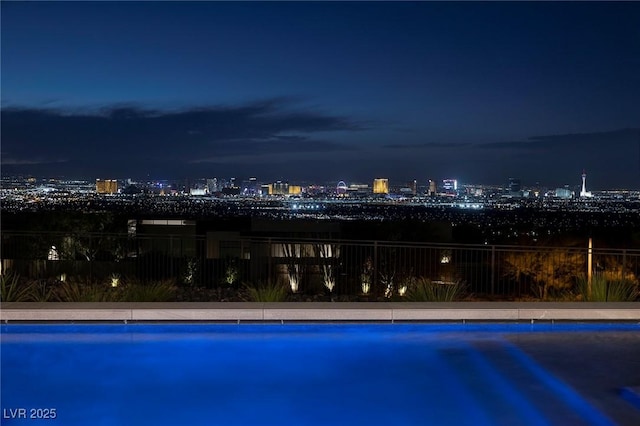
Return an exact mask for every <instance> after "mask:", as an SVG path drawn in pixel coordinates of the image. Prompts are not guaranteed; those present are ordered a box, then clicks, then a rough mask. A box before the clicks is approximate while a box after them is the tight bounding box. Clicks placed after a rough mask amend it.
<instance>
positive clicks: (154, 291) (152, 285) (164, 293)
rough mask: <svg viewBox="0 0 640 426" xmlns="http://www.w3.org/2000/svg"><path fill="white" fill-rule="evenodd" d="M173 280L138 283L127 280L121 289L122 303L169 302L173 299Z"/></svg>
mask: <svg viewBox="0 0 640 426" xmlns="http://www.w3.org/2000/svg"><path fill="white" fill-rule="evenodd" d="M175 293H176V286H175V282H174V280H163V281H153V282H148V283H145V282H140V281H137V280H128V281H127V282H126V283H125V285H124V286H123V287H122V293H121V295H120V297H119V300H120V301H122V302H170V301H172V300H174V299H175Z"/></svg>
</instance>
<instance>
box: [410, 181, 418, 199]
mask: <svg viewBox="0 0 640 426" xmlns="http://www.w3.org/2000/svg"><path fill="white" fill-rule="evenodd" d="M409 189H411V195H413V196H414V197H415V196H416V195H417V194H418V181H417V180H415V179H414V180H412V181H411V182H409Z"/></svg>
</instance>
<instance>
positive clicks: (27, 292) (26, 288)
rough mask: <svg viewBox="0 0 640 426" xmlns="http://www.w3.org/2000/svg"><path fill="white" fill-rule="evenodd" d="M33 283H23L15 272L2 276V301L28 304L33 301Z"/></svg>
mask: <svg viewBox="0 0 640 426" xmlns="http://www.w3.org/2000/svg"><path fill="white" fill-rule="evenodd" d="M32 291H33V283H32V282H30V283H29V282H23V281H21V280H20V276H19V275H18V274H16V273H14V272H6V273H4V274H2V276H0V301H2V302H28V301H31V300H32V297H31V296H32Z"/></svg>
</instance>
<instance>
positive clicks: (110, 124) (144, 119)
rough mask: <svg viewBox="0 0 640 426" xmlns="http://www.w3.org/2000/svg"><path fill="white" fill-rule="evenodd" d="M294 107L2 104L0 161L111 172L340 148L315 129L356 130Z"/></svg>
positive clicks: (273, 102) (274, 102)
mask: <svg viewBox="0 0 640 426" xmlns="http://www.w3.org/2000/svg"><path fill="white" fill-rule="evenodd" d="M293 107H294V105H292V103H291V101H290V100H287V99H284V98H278V99H270V100H266V101H261V102H255V103H251V104H247V105H240V106H211V107H199V108H190V109H184V110H177V111H163V110H154V109H149V108H144V107H141V106H138V105H134V104H119V105H111V106H108V107H103V108H100V109H93V110H88V111H78V110H63V109H45V108H17V107H9V108H3V110H2V164H3V166H20V165H25V166H26V165H34V164H46V163H58V162H61V161H65V162H66V164H65V168H66V172H67V173H68V174H74V173H77V171H78V170H81V169H87V164H93V165H94V166H96V167H97V168H103V169H104V170H114V171H115V170H118V169H119V170H123V171H124V170H125V169H127V166H128V168H129V169H130V170H132V171H131V172H127V173H132V172H133V171H134V170H135V168H136V167H138V166H143V167H144V168H147V169H148V168H151V169H153V168H166V167H171V168H172V169H174V170H177V169H178V168H179V166H180V165H182V167H183V168H186V167H188V165H189V164H193V163H199V162H200V163H202V162H207V161H208V159H212V158H214V159H216V160H219V159H220V158H224V157H229V156H238V155H254V156H256V155H257V156H259V155H261V154H269V155H272V154H278V153H283V154H292V153H301V154H304V153H310V152H317V151H322V152H331V151H340V150H344V149H348V147H346V146H343V145H340V144H338V143H335V142H330V141H327V140H325V138H323V137H319V136H318V135H319V134H320V133H324V132H336V131H341V132H343V131H347V132H355V131H359V130H362V127H361V126H360V125H359V124H358V123H355V122H353V121H351V120H350V119H349V118H346V117H340V116H333V115H329V114H324V113H321V112H317V111H313V110H299V109H298V110H296V109H294V108H293ZM116 165H117V167H116Z"/></svg>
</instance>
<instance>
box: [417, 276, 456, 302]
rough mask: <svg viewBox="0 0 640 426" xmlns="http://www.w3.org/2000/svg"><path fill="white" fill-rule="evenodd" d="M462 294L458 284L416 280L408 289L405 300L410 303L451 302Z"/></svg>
mask: <svg viewBox="0 0 640 426" xmlns="http://www.w3.org/2000/svg"><path fill="white" fill-rule="evenodd" d="M463 292H464V285H463V284H462V283H460V282H453V283H444V282H434V281H431V280H429V279H427V278H418V279H417V280H416V283H415V285H414V286H412V287H411V288H409V289H408V290H407V293H406V299H407V300H408V301H411V302H451V301H453V300H455V299H457V298H459V297H460V296H461V295H462V293H463Z"/></svg>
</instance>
